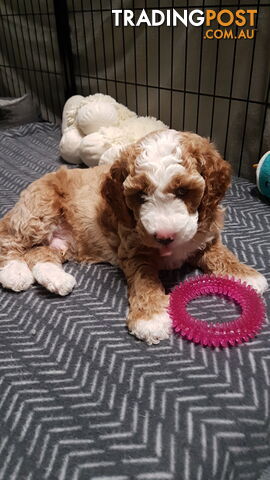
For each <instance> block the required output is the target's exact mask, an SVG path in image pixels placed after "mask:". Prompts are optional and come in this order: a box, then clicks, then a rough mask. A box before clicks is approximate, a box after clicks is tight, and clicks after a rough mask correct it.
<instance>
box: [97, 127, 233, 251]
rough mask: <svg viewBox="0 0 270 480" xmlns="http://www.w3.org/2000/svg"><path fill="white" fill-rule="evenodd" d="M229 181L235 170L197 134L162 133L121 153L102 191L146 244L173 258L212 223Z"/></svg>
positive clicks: (145, 139) (116, 212) (154, 134)
mask: <svg viewBox="0 0 270 480" xmlns="http://www.w3.org/2000/svg"><path fill="white" fill-rule="evenodd" d="M229 183H230V166H229V164H228V163H227V162H225V161H224V160H223V159H222V158H221V157H220V155H219V154H218V152H217V151H216V149H215V148H214V146H213V145H212V144H211V143H209V141H208V140H206V139H205V138H202V137H200V136H199V135H196V134H193V133H179V132H176V131H175V130H162V131H158V132H155V133H152V134H150V135H148V136H147V137H145V138H144V139H142V140H141V141H140V142H138V143H137V144H135V145H131V146H130V147H128V148H127V149H125V150H124V151H122V153H121V154H120V156H119V158H118V160H116V162H115V163H114V164H113V166H112V167H111V170H110V173H109V175H108V177H107V179H106V180H105V182H104V185H103V188H102V193H103V196H105V197H106V199H107V201H108V202H109V203H110V205H111V207H112V208H113V210H114V213H115V215H116V216H117V218H118V220H119V221H120V222H121V223H122V224H124V225H126V226H127V227H130V228H135V229H136V231H137V232H138V234H139V235H140V238H141V241H142V243H143V244H144V245H146V246H149V247H154V248H158V249H159V250H160V254H161V255H162V256H165V255H170V254H171V252H172V249H173V248H174V247H176V246H177V247H181V245H184V244H185V243H187V242H188V241H190V240H191V239H192V238H193V237H194V235H195V234H196V232H197V230H198V228H199V225H200V224H202V223H205V224H207V225H210V224H211V222H212V221H213V219H214V217H215V212H216V209H217V206H218V203H219V201H220V200H221V199H222V197H223V195H224V193H225V191H226V189H227V187H228V185H229Z"/></svg>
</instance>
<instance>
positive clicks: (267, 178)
mask: <svg viewBox="0 0 270 480" xmlns="http://www.w3.org/2000/svg"><path fill="white" fill-rule="evenodd" d="M254 166H256V167H257V171H256V178H257V187H258V190H259V191H260V193H261V194H262V195H265V196H266V197H268V198H270V151H269V152H266V153H265V154H264V155H263V157H262V158H261V160H260V161H259V163H258V165H254Z"/></svg>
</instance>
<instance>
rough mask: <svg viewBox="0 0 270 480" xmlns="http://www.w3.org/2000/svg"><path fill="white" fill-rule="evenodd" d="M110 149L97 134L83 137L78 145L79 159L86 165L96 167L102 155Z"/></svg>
mask: <svg viewBox="0 0 270 480" xmlns="http://www.w3.org/2000/svg"><path fill="white" fill-rule="evenodd" d="M109 147H110V145H109V144H107V143H106V142H104V139H103V136H102V135H101V134H100V133H98V132H95V133H91V134H90V135H87V136H86V137H84V138H83V139H82V141H81V144H80V157H81V159H82V160H83V161H84V162H85V163H86V164H87V165H88V166H94V165H98V163H99V160H100V158H101V156H102V154H103V153H104V152H105V151H106V150H107V149H108V148H109Z"/></svg>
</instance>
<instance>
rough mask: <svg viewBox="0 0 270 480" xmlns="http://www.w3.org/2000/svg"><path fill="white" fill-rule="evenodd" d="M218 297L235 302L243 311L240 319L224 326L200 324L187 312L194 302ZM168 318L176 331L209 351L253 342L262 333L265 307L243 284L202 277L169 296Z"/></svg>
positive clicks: (212, 277) (228, 279) (223, 279)
mask: <svg viewBox="0 0 270 480" xmlns="http://www.w3.org/2000/svg"><path fill="white" fill-rule="evenodd" d="M212 294H217V295H221V296H225V297H228V298H229V299H232V300H234V301H235V302H236V303H238V304H239V305H240V307H241V310H242V312H241V315H240V316H239V317H238V318H236V319H235V320H232V321H229V322H225V323H211V322H206V321H204V320H199V319H197V318H195V317H193V316H192V315H190V314H189V313H188V311H187V305H188V303H189V302H190V301H191V300H194V299H195V298H197V297H199V296H202V295H212ZM169 314H170V316H171V318H172V321H173V328H174V330H175V331H176V332H177V333H179V334H181V335H182V336H183V337H185V338H187V339H188V340H192V341H193V342H195V343H200V344H201V345H204V346H209V347H220V346H221V347H227V346H230V345H231V346H233V345H237V344H239V343H242V342H245V341H248V340H249V339H250V338H253V337H254V336H255V335H256V334H257V333H258V331H259V330H260V328H261V326H262V323H263V320H264V316H265V306H264V303H263V300H262V298H261V297H260V296H259V295H258V294H257V292H256V291H255V290H254V289H253V288H252V287H250V286H249V285H246V284H244V283H241V282H240V281H238V280H235V279H232V278H228V277H215V276H214V275H199V276H197V277H195V278H191V279H189V280H186V281H185V282H184V283H182V284H180V285H178V286H177V287H176V288H175V289H174V290H173V291H172V292H171V295H170V303H169Z"/></svg>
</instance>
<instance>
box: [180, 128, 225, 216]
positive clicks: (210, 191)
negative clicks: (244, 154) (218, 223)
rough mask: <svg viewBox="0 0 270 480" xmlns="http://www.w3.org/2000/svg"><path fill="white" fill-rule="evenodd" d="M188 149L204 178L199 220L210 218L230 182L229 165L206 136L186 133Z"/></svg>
mask: <svg viewBox="0 0 270 480" xmlns="http://www.w3.org/2000/svg"><path fill="white" fill-rule="evenodd" d="M184 135H185V134H184ZM186 135H187V136H186V138H185V140H188V150H189V153H191V155H192V156H193V157H195V159H196V162H197V170H198V171H199V173H200V174H201V175H202V177H203V178H204V180H205V191H204V195H203V198H202V201H201V204H200V206H199V214H200V220H204V219H207V218H208V219H209V220H210V219H212V218H213V216H214V215H215V213H216V208H217V206H218V204H219V202H220V201H221V200H222V198H223V197H224V195H225V192H226V190H227V188H228V187H229V186H230V183H231V166H230V164H229V163H228V162H226V161H225V160H223V158H222V157H221V155H220V154H219V153H218V151H217V149H216V148H215V145H214V144H213V143H211V142H209V140H207V139H206V138H203V137H200V136H199V135H196V134H191V133H187V134H186Z"/></svg>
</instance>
